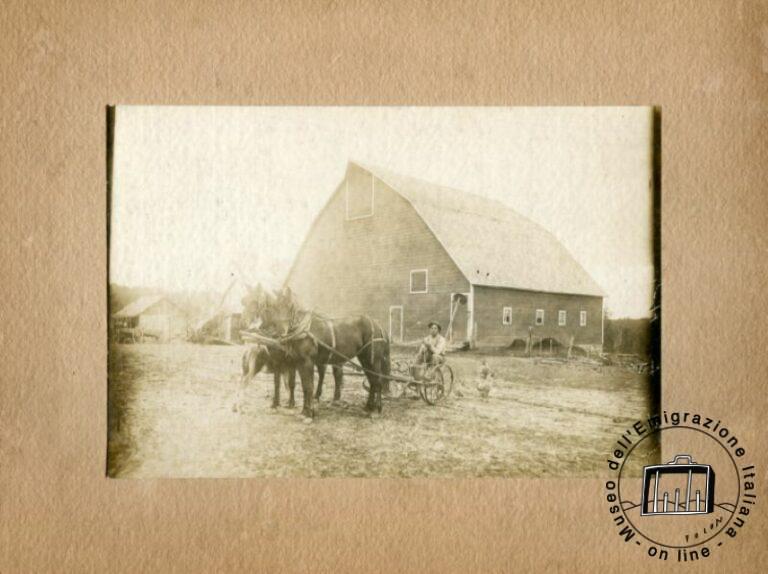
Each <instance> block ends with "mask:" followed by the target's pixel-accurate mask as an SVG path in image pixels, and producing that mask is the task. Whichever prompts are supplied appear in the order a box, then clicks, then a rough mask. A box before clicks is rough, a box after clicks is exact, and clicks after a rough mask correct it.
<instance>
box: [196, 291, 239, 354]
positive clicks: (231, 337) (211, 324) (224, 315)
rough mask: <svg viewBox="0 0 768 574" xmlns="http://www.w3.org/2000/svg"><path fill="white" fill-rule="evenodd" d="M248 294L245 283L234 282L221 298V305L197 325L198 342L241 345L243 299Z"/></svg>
mask: <svg viewBox="0 0 768 574" xmlns="http://www.w3.org/2000/svg"><path fill="white" fill-rule="evenodd" d="M247 294H248V288H247V286H246V285H245V283H244V282H243V281H241V280H239V279H235V280H233V281H232V282H231V283H230V284H229V286H228V287H227V289H226V291H224V294H223V295H222V297H221V301H220V302H219V305H218V306H217V307H216V308H215V309H214V310H212V311H211V312H210V313H209V314H208V315H207V316H205V317H204V318H203V319H201V320H200V321H198V322H197V324H196V325H195V337H194V340H197V341H200V342H202V341H210V340H214V341H218V342H226V343H240V342H241V339H240V330H241V329H243V325H242V319H241V318H242V314H243V303H242V301H243V298H244V297H245V296H246V295H247Z"/></svg>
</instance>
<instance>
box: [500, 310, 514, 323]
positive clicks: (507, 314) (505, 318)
mask: <svg viewBox="0 0 768 574" xmlns="http://www.w3.org/2000/svg"><path fill="white" fill-rule="evenodd" d="M501 324H502V325H511V324H512V307H504V308H503V309H502V310H501Z"/></svg>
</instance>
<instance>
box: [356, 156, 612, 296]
mask: <svg viewBox="0 0 768 574" xmlns="http://www.w3.org/2000/svg"><path fill="white" fill-rule="evenodd" d="M350 163H354V165H357V166H358V167H360V168H362V169H364V170H366V171H368V172H369V173H371V174H372V175H373V176H374V177H376V178H377V179H379V180H381V181H383V182H384V183H385V184H386V185H388V186H389V187H391V188H392V189H393V190H395V191H396V192H397V193H398V194H399V195H400V196H402V197H403V198H404V199H405V200H406V201H408V202H409V203H410V204H411V205H412V206H413V208H414V209H415V210H416V212H417V213H418V214H419V216H420V217H421V218H422V220H423V221H424V222H425V223H426V225H427V227H429V229H430V230H431V231H432V233H433V234H434V235H435V237H436V238H437V240H438V241H439V242H440V243H441V244H442V246H443V247H444V248H445V250H446V252H447V253H448V255H449V256H450V257H451V258H452V259H453V261H454V262H455V263H456V265H457V266H458V268H459V269H460V270H461V272H462V273H463V274H464V276H465V277H466V278H467V280H468V281H469V282H470V283H472V284H473V285H481V286H489V287H507V288H513V289H522V290H529V291H545V292H550V293H568V294H577V295H592V296H598V297H602V296H604V293H603V290H602V289H601V288H600V286H599V285H598V284H597V283H596V282H595V280H594V279H592V277H590V275H589V273H587V272H586V270H585V269H584V268H583V267H582V266H581V265H580V264H579V263H578V261H576V259H575V258H574V257H573V256H572V255H571V254H570V253H569V252H568V250H567V249H566V248H565V247H564V246H563V244H562V243H560V241H559V240H558V239H557V238H556V237H555V236H554V235H553V234H552V233H550V232H549V231H547V230H546V229H544V228H543V227H542V226H541V225H539V224H537V223H535V222H533V221H531V220H530V219H528V218H527V217H524V216H522V215H520V214H519V213H517V212H515V211H514V210H512V209H511V208H509V207H507V206H506V205H504V204H503V203H501V202H498V201H495V200H492V199H488V198H485V197H481V196H479V195H475V194H471V193H467V192H463V191H459V190H456V189H452V188H449V187H444V186H441V185H435V184H433V183H429V182H426V181H422V180H419V179H416V178H413V177H408V176H403V175H400V174H396V173H393V172H391V171H389V170H386V169H383V168H379V167H374V166H370V165H364V164H360V163H358V162H350Z"/></svg>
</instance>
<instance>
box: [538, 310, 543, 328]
mask: <svg viewBox="0 0 768 574" xmlns="http://www.w3.org/2000/svg"><path fill="white" fill-rule="evenodd" d="M536 324H537V325H543V324H544V309H536Z"/></svg>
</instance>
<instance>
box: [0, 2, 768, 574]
mask: <svg viewBox="0 0 768 574" xmlns="http://www.w3.org/2000/svg"><path fill="white" fill-rule="evenodd" d="M0 48H1V49H0V62H2V64H1V65H2V76H1V77H2V90H1V91H0V102H2V108H1V109H0V133H1V134H2V135H1V136H0V137H1V138H2V142H3V146H2V154H0V166H1V167H0V186H1V187H2V189H1V195H0V225H1V226H2V227H1V228H0V229H1V230H2V232H1V233H0V256H1V258H0V260H1V261H2V266H1V267H0V269H2V278H3V289H2V293H3V297H2V302H1V303H0V316H1V318H2V320H0V353H1V355H2V369H0V392H1V393H2V394H1V395H0V571H2V572H44V571H60V572H85V571H114V572H139V571H148V572H149V571H152V572H160V571H179V572H214V571H241V570H242V571H245V570H248V571H255V572H274V571H278V570H281V571H312V572H324V571H359V572H367V571H384V572H400V571H414V572H429V571H434V572H437V571H440V572H470V571H476V572H481V571H482V572H502V571H507V572H509V571H545V570H546V571H563V572H576V571H580V572H595V571H607V572H610V571H622V572H626V571H635V570H639V569H641V568H642V569H644V570H646V571H649V572H650V571H656V570H658V571H667V570H669V569H670V568H673V567H675V566H676V565H675V564H673V563H667V564H657V563H656V562H654V561H653V560H651V559H650V558H648V557H646V556H645V555H644V554H643V553H641V552H640V551H638V550H637V549H636V548H633V547H630V544H625V543H624V542H622V541H621V540H620V539H619V537H618V536H617V535H616V532H615V530H616V529H615V526H614V525H613V523H612V522H611V520H610V517H609V515H608V512H607V503H606V501H605V499H604V494H603V487H602V481H601V480H599V479H594V480H592V479H580V480H567V479H557V480H555V479H550V480H533V479H532V480H491V479H484V480H460V481H455V480H376V479H365V480H354V479H350V480H337V479H334V480H288V479H267V480H108V479H107V478H106V477H105V451H106V392H107V389H106V376H107V372H106V356H107V354H106V335H105V333H106V318H107V307H106V303H107V299H106V277H107V259H106V254H107V250H106V222H107V201H106V194H105V139H106V136H105V118H106V114H105V106H106V105H107V104H129V103H130V104H139V103H140V104H242V105H262V104H297V105H304V104H313V105H326V104H328V105H331V104H359V105H379V104H387V105H400V104H416V105H433V104H440V105H626V104H643V105H647V104H653V105H658V106H660V107H661V109H662V115H663V186H662V197H663V200H662V209H663V217H662V242H663V251H662V262H663V263H662V269H663V328H662V336H663V339H662V341H663V343H662V345H663V385H664V386H663V401H664V406H665V407H667V408H682V409H690V410H698V411H702V412H704V413H708V414H710V415H711V416H714V417H717V418H720V419H722V420H724V421H728V424H729V426H730V427H731V428H733V429H734V430H735V431H738V433H739V435H740V437H741V440H743V441H744V443H745V444H746V445H747V446H748V449H749V458H750V459H751V461H752V462H753V463H754V464H756V465H758V470H759V480H760V481H761V484H760V491H759V495H760V496H764V493H765V489H764V485H765V484H766V482H767V481H766V478H768V477H767V476H766V473H765V468H768V447H767V446H766V441H765V437H766V433H765V428H766V427H765V411H766V408H767V407H768V403H767V401H766V392H765V388H766V381H767V379H768V353H766V349H768V345H767V344H766V343H768V341H767V340H766V339H767V337H766V327H765V321H766V308H768V289H766V281H765V273H764V269H765V261H766V257H765V255H766V249H767V247H768V246H767V244H766V223H767V221H766V219H767V217H766V216H768V209H766V208H767V207H768V205H767V204H768V193H766V187H765V186H766V181H768V180H767V179H766V176H768V173H767V172H768V169H767V166H768V153H766V152H767V151H768V150H767V147H768V129H767V124H768V122H766V118H767V117H768V98H766V95H767V92H768V12H767V11H766V10H765V7H764V6H762V7H761V6H760V5H759V4H757V3H752V2H737V1H735V0H726V1H722V2H714V1H712V2H650V1H648V2H641V1H633V2H587V1H582V2H518V3H515V4H512V3H506V2H465V3H458V2H429V3H422V2H406V1H400V2H384V1H375V2H374V1H371V2H341V1H335V0H327V1H323V2H307V1H303V2H298V1H293V2H230V1H221V2H203V1H199V2H195V1H192V2H170V1H169V2H159V1H158V2H77V1H73V2H66V3H65V2H55V1H52V2H42V1H37V2H22V1H17V2H14V1H10V2H4V3H3V8H2V11H0ZM511 416H514V413H512V414H511ZM758 504H759V505H760V506H758V507H757V510H756V511H755V512H753V514H752V516H750V519H749V521H748V523H747V526H746V527H745V528H744V529H743V532H741V533H740V534H739V536H738V538H737V540H736V541H734V542H733V543H729V544H728V547H727V548H723V550H722V551H719V552H715V553H714V555H713V556H712V557H711V558H709V559H707V560H706V561H704V562H699V563H697V564H696V565H695V567H693V566H690V565H689V566H688V567H690V568H691V570H696V571H699V570H702V571H712V572H714V571H718V572H732V571H757V570H759V569H760V568H759V565H762V566H763V567H765V565H766V563H768V544H766V540H768V518H767V517H768V508H766V504H765V501H764V500H759V501H758Z"/></svg>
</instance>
